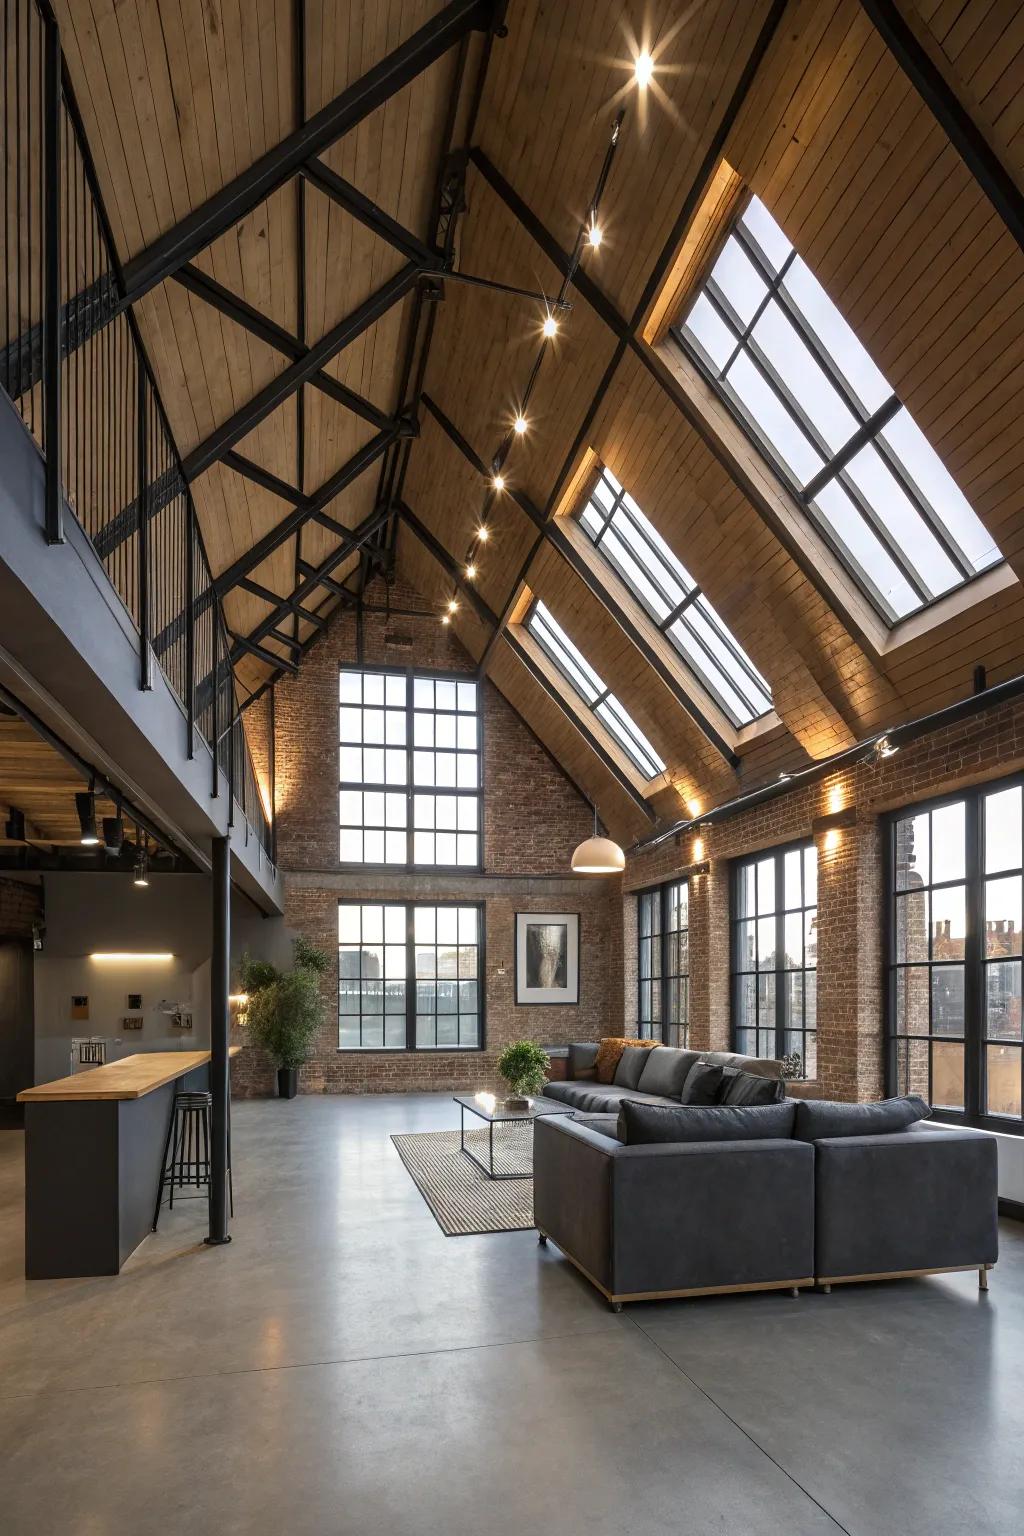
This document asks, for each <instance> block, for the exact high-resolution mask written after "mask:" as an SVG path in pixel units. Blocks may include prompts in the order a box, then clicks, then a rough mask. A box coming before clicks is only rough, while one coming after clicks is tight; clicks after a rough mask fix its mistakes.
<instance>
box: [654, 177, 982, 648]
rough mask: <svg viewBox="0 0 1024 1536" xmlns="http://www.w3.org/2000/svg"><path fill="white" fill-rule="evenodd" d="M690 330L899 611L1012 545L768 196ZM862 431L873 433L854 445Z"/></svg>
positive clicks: (694, 345)
mask: <svg viewBox="0 0 1024 1536" xmlns="http://www.w3.org/2000/svg"><path fill="white" fill-rule="evenodd" d="M676 334H677V336H678V339H679V340H680V341H681V342H682V343H683V345H684V346H685V347H687V349H688V350H689V351H690V352H691V353H692V354H693V355H694V356H695V358H696V359H697V361H698V363H699V364H700V366H701V367H702V368H703V370H704V371H705V373H706V374H707V375H708V377H709V379H710V381H711V383H712V385H713V386H714V387H715V388H716V389H717V390H718V392H719V393H720V394H721V395H722V396H724V398H725V399H726V401H727V402H728V403H729V405H730V406H731V407H732V409H733V410H734V412H735V413H736V414H737V415H738V416H739V417H740V418H741V420H742V421H743V422H744V424H745V425H746V427H747V428H748V430H749V431H750V433H751V435H752V436H753V437H754V438H755V439H756V440H758V441H759V442H760V443H761V444H762V445H763V446H764V448H765V449H766V451H767V452H768V454H769V455H770V456H771V457H772V458H774V460H775V461H776V463H777V464H778V466H779V468H780V469H781V471H782V473H783V474H784V475H785V476H786V478H788V479H789V481H790V483H791V485H792V487H793V489H794V490H795V491H796V492H797V494H798V495H800V496H801V498H802V499H803V501H804V504H805V506H806V507H807V509H808V511H809V512H810V513H811V514H812V516H814V517H816V519H817V520H818V521H819V523H820V524H821V525H822V526H823V529H824V530H825V531H827V532H828V534H829V536H830V538H831V540H832V542H834V543H835V544H837V545H838V548H839V550H840V552H841V553H842V554H843V555H844V557H845V559H846V561H847V564H848V565H849V567H850V569H851V571H852V573H853V575H854V577H855V578H856V579H857V580H858V581H859V582H860V583H861V585H862V587H863V588H864V590H865V592H866V593H867V595H868V596H869V597H870V598H871V599H872V601H873V602H874V603H875V604H876V605H877V607H878V608H879V609H880V610H881V612H882V614H883V616H884V617H885V618H886V619H887V620H888V621H889V622H890V623H895V622H896V621H897V620H898V619H900V618H902V617H904V616H905V615H906V614H908V613H911V612H913V611H914V610H915V609H917V608H920V607H921V606H922V605H923V604H924V603H927V602H930V601H932V600H933V599H934V598H936V597H939V596H941V595H942V594H943V593H945V592H949V591H952V590H953V589H954V588H955V587H958V586H960V585H962V584H963V583H964V582H965V581H970V580H971V579H972V578H973V577H974V576H976V575H978V574H979V573H980V572H981V571H983V570H986V569H987V568H988V567H990V566H992V565H994V564H996V563H997V562H998V561H1000V560H1001V559H1002V556H1001V554H1000V551H999V549H998V548H997V547H996V544H995V542H994V541H993V539H992V537H991V535H990V534H989V533H988V531H987V530H986V528H985V527H984V525H983V524H982V523H981V522H980V521H979V519H978V518H977V517H976V516H975V514H974V512H973V511H972V509H971V507H970V505H969V503H968V502H967V499H966V498H965V496H964V495H963V493H962V491H960V489H959V488H958V486H957V485H956V484H955V482H954V481H953V479H952V477H951V476H950V474H949V472H948V471H947V469H946V468H945V466H944V465H943V464H942V462H941V460H940V459H939V457H938V455H937V454H936V453H935V450H934V449H933V448H932V447H931V445H930V443H929V442H928V440H927V438H926V437H925V436H924V434H923V433H922V432H921V430H920V428H919V427H918V426H917V425H916V423H915V422H914V420H913V418H912V417H911V416H910V413H909V412H908V411H907V409H906V407H905V406H902V405H901V404H900V402H899V400H898V398H897V397H896V395H895V394H894V392H893V390H892V388H891V387H890V385H889V384H888V382H887V381H886V379H885V378H884V377H883V375H882V374H881V372H880V371H879V369H878V368H877V367H876V365H875V364H874V363H873V362H872V360H871V358H870V357H869V356H868V353H867V351H866V350H865V348H864V347H863V346H862V345H861V343H860V341H859V340H858V339H857V337H856V335H855V334H854V332H853V330H852V329H851V328H850V326H849V325H848V324H847V322H846V321H845V320H844V319H843V317H842V315H841V314H840V313H839V311H838V310H837V309H836V307H835V305H834V304H833V303H832V301H831V299H830V298H829V296H828V294H827V293H826V292H825V290H824V289H823V288H822V286H821V284H820V283H819V282H818V281H817V279H816V278H815V277H814V274H813V273H812V272H811V271H810V270H809V268H808V267H807V266H806V264H805V263H804V262H803V261H802V260H801V258H800V257H799V256H798V255H797V254H796V252H795V251H794V249H793V247H792V245H791V244H790V242H789V241H788V240H787V239H786V236H785V235H784V233H783V232H782V230H781V229H780V227H779V225H778V224H777V223H776V222H775V220H774V219H773V218H772V215H771V214H770V213H769V212H768V210H767V208H766V207H765V206H764V204H763V203H762V202H760V201H759V199H758V198H756V197H754V198H751V200H750V202H749V204H748V205H747V207H746V209H745V211H744V213H743V216H742V217H741V218H740V220H739V221H738V223H737V224H736V226H735V228H734V229H733V231H732V233H731V234H730V236H729V238H728V240H727V241H726V243H725V246H724V247H723V249H722V251H721V253H720V255H719V257H718V260H717V261H716V263H715V266H714V267H713V269H712V271H711V273H710V275H709V277H708V279H707V281H706V283H705V285H704V287H703V289H702V291H701V292H700V294H698V295H697V297H696V298H695V300H694V301H693V303H692V304H691V306H690V308H689V311H688V312H687V313H686V315H685V316H683V317H682V318H681V320H680V322H679V323H678V326H677V331H676ZM855 434H859V438H858V440H859V441H862V442H863V446H861V447H860V448H859V449H858V451H857V452H855V453H854V454H853V455H852V456H851V455H850V454H849V453H848V452H847V453H845V454H844V452H843V450H844V449H845V448H846V447H847V445H848V444H849V443H850V442H851V439H853V437H854V436H855Z"/></svg>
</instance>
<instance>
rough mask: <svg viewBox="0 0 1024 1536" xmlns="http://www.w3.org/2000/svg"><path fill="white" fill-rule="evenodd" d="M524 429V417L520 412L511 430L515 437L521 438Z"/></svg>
mask: <svg viewBox="0 0 1024 1536" xmlns="http://www.w3.org/2000/svg"><path fill="white" fill-rule="evenodd" d="M526 427H527V421H526V417H525V416H524V415H523V414H522V413H521V412H520V414H519V415H518V416H517V417H516V419H515V421H514V422H513V423H512V430H513V432H514V433H515V434H516V436H517V437H522V435H523V433H524V432H525V431H526Z"/></svg>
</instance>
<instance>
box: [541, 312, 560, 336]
mask: <svg viewBox="0 0 1024 1536" xmlns="http://www.w3.org/2000/svg"><path fill="white" fill-rule="evenodd" d="M541 329H542V331H543V332H544V335H545V336H546V337H547V339H548V340H549V341H550V340H551V338H552V336H557V335H558V321H557V320H556V319H555V317H554V315H545V316H544V324H543V326H542V327H541Z"/></svg>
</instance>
